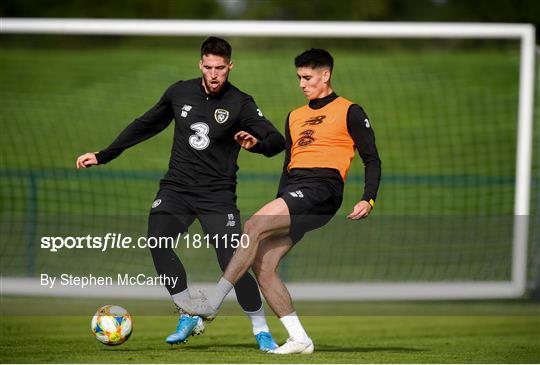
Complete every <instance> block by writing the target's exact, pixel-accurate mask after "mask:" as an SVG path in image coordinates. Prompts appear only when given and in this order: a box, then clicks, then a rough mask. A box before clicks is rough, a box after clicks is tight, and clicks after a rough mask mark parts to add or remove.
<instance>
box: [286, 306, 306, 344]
mask: <svg viewBox="0 0 540 365" xmlns="http://www.w3.org/2000/svg"><path fill="white" fill-rule="evenodd" d="M279 320H280V321H281V323H283V326H285V329H286V330H287V332H289V338H292V339H293V340H294V341H298V342H304V343H305V342H308V340H309V336H308V335H307V333H306V331H305V330H304V327H302V324H301V323H300V319H298V316H297V315H296V312H292V313H291V314H288V315H286V316H284V317H281V318H280V319H279Z"/></svg>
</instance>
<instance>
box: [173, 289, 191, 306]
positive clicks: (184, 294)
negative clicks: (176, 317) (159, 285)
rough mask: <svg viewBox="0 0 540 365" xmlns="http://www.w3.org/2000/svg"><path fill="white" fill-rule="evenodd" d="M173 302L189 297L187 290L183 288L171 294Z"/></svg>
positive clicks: (176, 302)
mask: <svg viewBox="0 0 540 365" xmlns="http://www.w3.org/2000/svg"><path fill="white" fill-rule="evenodd" d="M171 297H172V300H173V302H174V303H175V304H176V305H177V306H179V305H178V303H179V302H181V301H183V300H188V299H191V296H190V295H189V290H188V289H187V288H186V289H185V290H183V291H181V292H180V293H176V294H173V295H171Z"/></svg>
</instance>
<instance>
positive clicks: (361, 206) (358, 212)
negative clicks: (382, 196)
mask: <svg viewBox="0 0 540 365" xmlns="http://www.w3.org/2000/svg"><path fill="white" fill-rule="evenodd" d="M371 209H372V207H371V204H370V203H369V202H367V201H365V200H361V201H359V202H358V203H356V205H355V206H354V208H353V211H352V213H351V214H349V215H348V216H347V218H349V219H352V220H358V219H362V218H366V217H367V216H368V215H369V213H370V212H371Z"/></svg>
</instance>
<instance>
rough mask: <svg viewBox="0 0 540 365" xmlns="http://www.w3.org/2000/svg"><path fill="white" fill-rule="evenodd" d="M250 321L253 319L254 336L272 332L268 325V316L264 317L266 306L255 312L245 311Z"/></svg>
mask: <svg viewBox="0 0 540 365" xmlns="http://www.w3.org/2000/svg"><path fill="white" fill-rule="evenodd" d="M244 312H245V313H246V314H247V316H248V317H249V319H251V325H252V326H253V334H254V335H255V336H257V335H258V334H259V333H261V332H270V329H269V328H268V324H267V323H266V316H265V315H264V306H263V305H261V309H259V310H258V311H255V312H247V311H244Z"/></svg>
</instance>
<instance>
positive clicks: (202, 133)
mask: <svg viewBox="0 0 540 365" xmlns="http://www.w3.org/2000/svg"><path fill="white" fill-rule="evenodd" d="M189 127H190V128H191V130H193V131H195V134H192V135H191V136H189V144H190V145H191V147H193V148H195V149H196V150H199V151H200V150H204V149H205V148H206V147H208V145H209V144H210V138H208V132H210V128H208V124H206V123H202V122H199V123H193V124H192V125H190V126H189Z"/></svg>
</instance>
